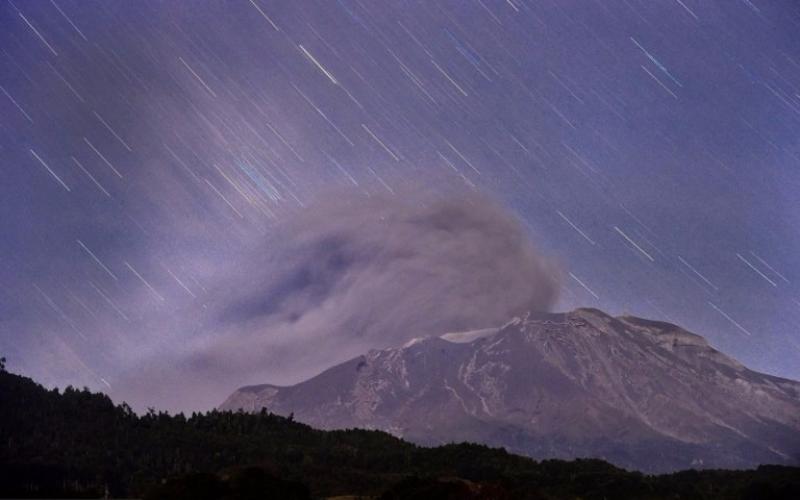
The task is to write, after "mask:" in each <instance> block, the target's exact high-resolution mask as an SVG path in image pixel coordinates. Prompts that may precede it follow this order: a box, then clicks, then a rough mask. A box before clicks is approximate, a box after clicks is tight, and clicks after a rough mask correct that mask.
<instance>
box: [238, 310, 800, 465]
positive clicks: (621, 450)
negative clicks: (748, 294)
mask: <svg viewBox="0 0 800 500" xmlns="http://www.w3.org/2000/svg"><path fill="white" fill-rule="evenodd" d="M262 406H266V407H267V408H268V409H269V410H270V411H273V412H275V413H278V414H290V413H293V414H294V415H295V418H296V419H298V420H300V421H303V422H306V423H308V424H310V425H313V426H315V427H321V428H324V429H336V428H351V427H364V428H373V429H381V430H385V431H388V432H391V433H393V434H395V435H398V436H401V437H404V438H406V439H409V440H411V441H415V442H418V443H421V444H440V443H444V442H451V441H474V442H481V443H485V444H489V445H493V446H502V447H505V448H506V449H508V450H509V451H511V452H515V453H521V454H527V455H530V456H532V457H534V458H551V457H554V458H573V457H587V456H591V457H600V458H604V459H607V460H609V461H611V462H613V463H615V464H617V465H620V466H623V467H629V468H637V469H642V470H646V471H666V470H675V469H681V468H687V467H697V466H703V467H740V468H741V467H751V466H754V465H757V464H759V463H797V462H798V461H800V437H799V436H800V383H798V382H794V381H790V380H785V379H780V378H777V377H771V376H769V375H764V374H760V373H757V372H754V371H751V370H748V369H747V368H746V367H744V366H743V365H741V364H740V363H738V362H737V361H735V360H733V359H731V358H730V357H728V356H726V355H724V354H723V353H720V352H719V351H717V350H715V349H713V348H712V347H711V346H710V345H709V344H708V342H706V340H705V339H704V338H703V337H701V336H700V335H697V334H694V333H691V332H688V331H686V330H684V329H682V328H680V327H679V326H676V325H673V324H670V323H664V322H660V321H651V320H647V319H642V318H637V317H633V316H628V315H625V316H620V317H613V316H610V315H608V314H606V313H604V312H603V311H600V310H598V309H591V308H581V309H576V310H574V311H571V312H564V313H539V312H530V313H527V314H524V315H522V316H520V317H516V318H513V319H512V320H510V321H509V322H507V323H506V324H504V325H502V326H500V327H498V328H493V329H485V330H476V331H469V332H460V333H447V334H444V335H442V336H441V337H428V338H424V339H415V340H414V341H411V342H409V343H407V344H406V345H404V346H402V347H397V348H390V349H380V350H373V351H370V352H369V353H368V354H367V355H365V356H360V357H358V358H355V359H352V360H350V361H347V362H345V363H342V364H340V365H337V366H335V367H333V368H330V369H329V370H326V371H325V372H323V373H322V374H320V375H318V376H316V377H313V378H311V379H309V380H307V381H305V382H301V383H299V384H297V385H294V386H291V387H285V388H281V387H276V386H271V385H264V386H252V387H247V388H242V389H240V390H238V391H236V392H234V394H232V395H231V397H229V398H228V400H227V401H226V402H225V403H224V404H223V406H222V407H223V408H224V409H237V408H241V409H244V410H248V411H254V410H256V409H260V408H261V407H262Z"/></svg>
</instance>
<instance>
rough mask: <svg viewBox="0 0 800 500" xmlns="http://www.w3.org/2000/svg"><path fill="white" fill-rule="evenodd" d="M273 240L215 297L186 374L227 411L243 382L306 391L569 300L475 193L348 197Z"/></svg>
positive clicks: (519, 231) (319, 207) (543, 262)
mask: <svg viewBox="0 0 800 500" xmlns="http://www.w3.org/2000/svg"><path fill="white" fill-rule="evenodd" d="M337 195H338V196H337ZM271 234H272V235H271V237H270V238H269V239H268V241H266V243H265V244H264V245H263V247H262V248H259V249H258V251H256V252H254V255H252V256H251V257H249V258H245V259H243V260H242V261H241V262H235V263H233V264H232V267H233V269H232V270H231V271H228V272H227V274H228V275H227V276H226V277H225V278H224V280H222V281H223V284H222V285H220V286H218V287H217V289H216V290H214V291H213V292H212V293H211V297H210V299H209V300H208V301H207V304H208V308H207V310H206V311H205V312H204V313H203V320H202V323H203V324H204V327H203V328H202V330H203V332H202V333H200V334H199V335H198V336H196V337H195V338H194V341H193V342H192V343H191V344H188V345H187V351H186V353H185V355H186V359H185V361H184V362H183V363H181V367H180V368H179V369H180V370H181V371H183V372H184V373H183V376H181V377H180V378H181V379H183V380H184V381H185V380H192V381H193V382H194V383H199V384H201V385H203V387H204V389H205V390H209V389H210V390H211V392H212V393H215V392H216V391H219V392H218V393H216V398H217V399H216V401H215V402H216V403H219V402H221V401H222V399H223V398H224V397H225V396H226V395H227V393H229V392H231V391H232V390H233V389H235V388H236V387H238V386H240V385H244V384H249V383H264V382H270V383H290V382H296V381H298V379H301V378H305V377H309V376H312V375H314V374H316V373H318V372H320V371H321V370H323V369H325V368H327V367H329V366H331V365H332V364H334V363H336V362H340V361H343V360H345V359H348V358H350V357H353V356H355V355H358V354H361V353H363V352H365V351H366V350H368V349H371V348H381V347H387V346H396V345H401V344H403V343H404V342H406V341H407V340H409V339H411V338H414V337H422V336H429V335H441V334H444V333H447V332H453V331H461V330H468V329H477V328H486V327H492V326H498V325H500V324H502V323H504V322H506V321H508V320H509V319H510V318H512V317H513V316H514V315H518V314H521V313H523V312H525V311H528V310H547V309H549V308H550V307H551V306H552V305H553V304H554V303H555V300H556V298H557V292H558V288H559V286H558V278H557V274H558V273H557V271H556V269H555V267H554V266H553V265H552V264H551V262H550V261H549V260H547V259H545V258H543V257H542V256H541V255H540V254H539V253H538V252H537V250H536V249H535V247H534V245H533V243H532V241H531V239H530V237H529V235H528V234H527V232H526V231H525V229H524V228H523V227H522V226H521V225H520V223H519V222H518V221H517V220H516V219H515V218H514V216H513V215H512V214H510V213H509V211H508V210H505V209H503V208H502V207H500V206H499V205H497V204H495V203H493V202H491V201H489V200H487V199H486V198H483V197H480V196H477V195H474V194H468V195H460V196H456V197H451V198H449V199H444V200H442V199H433V198H426V197H424V196H421V195H408V196H403V197H400V196H395V197H387V198H376V197H370V198H366V197H358V198H356V197H353V196H346V195H341V194H339V193H336V194H335V195H329V196H327V197H324V198H322V199H321V200H320V201H317V202H316V203H315V204H314V205H313V206H309V207H307V208H306V209H304V210H303V211H301V212H300V213H298V214H296V215H295V216H293V217H291V218H290V219H288V220H285V221H284V222H283V223H282V224H281V226H280V227H279V228H277V230H275V231H273V232H272V233H271ZM187 374H188V375H189V376H188V377H187V376H186V375H187Z"/></svg>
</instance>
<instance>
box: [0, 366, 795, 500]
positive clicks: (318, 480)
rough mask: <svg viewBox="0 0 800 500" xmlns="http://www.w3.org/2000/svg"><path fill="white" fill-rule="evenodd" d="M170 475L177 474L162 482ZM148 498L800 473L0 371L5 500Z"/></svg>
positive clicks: (627, 483) (748, 487) (691, 492)
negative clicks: (533, 444)
mask: <svg viewBox="0 0 800 500" xmlns="http://www.w3.org/2000/svg"><path fill="white" fill-rule="evenodd" d="M167 478H171V479H169V480H167V481H166V482H164V481H165V480H166V479H167ZM106 488H108V490H109V491H110V493H111V494H112V495H113V496H118V497H119V496H141V495H146V498H148V499H154V500H155V499H171V500H180V499H192V500H203V499H209V500H212V499H223V498H226V499H234V498H252V499H255V498H259V499H268V498H276V499H277V498H280V499H295V498H296V499H301V498H315V497H325V496H334V495H344V494H357V495H369V497H370V498H378V497H381V498H386V499H394V498H432V499H435V498H494V499H510V498H523V499H524V498H530V499H562V498H564V499H567V498H578V497H580V498H584V499H592V498H597V499H600V498H619V499H624V498H650V499H667V498H692V499H704V498H709V499H710V498H714V499H745V498H776V499H781V498H785V499H787V500H788V499H793V498H800V469H797V468H791V467H781V466H769V467H760V468H758V469H757V470H752V471H703V472H696V471H688V472H682V473H678V474H672V475H667V476H644V475H642V474H640V473H636V472H626V471H624V470H621V469H618V468H616V467H613V466H612V465H610V464H608V463H606V462H603V461H600V460H578V461H574V462H564V461H559V460H549V461H544V462H535V461H533V460H531V459H528V458H524V457H520V456H515V455H511V454H508V453H506V452H505V451H503V450H499V449H490V448H487V447H485V446H479V445H469V444H460V445H448V446H442V447H438V448H420V447H417V446H415V445H413V444H410V443H407V442H404V441H401V440H399V439H397V438H395V437H392V436H390V435H388V434H385V433H382V432H376V431H361V430H351V431H336V432H324V431H319V430H315V429H312V428H310V427H308V426H306V425H303V424H300V423H297V422H293V421H292V420H291V419H286V418H283V417H279V416H275V415H271V414H268V413H266V412H261V413H258V414H245V413H230V412H219V411H213V412H210V413H207V414H202V415H197V414H195V415H192V416H191V417H185V416H183V415H176V416H170V415H167V414H165V413H155V412H153V411H151V412H150V413H148V414H147V415H143V416H137V415H136V414H134V413H133V412H132V411H131V410H130V408H129V407H127V406H126V405H124V404H123V405H121V406H115V405H114V404H113V403H112V402H111V401H110V400H109V399H108V398H107V397H106V396H104V395H100V394H92V393H90V392H88V391H86V390H83V391H77V390H74V389H68V390H66V391H64V392H63V393H59V392H58V391H56V390H52V391H48V390H46V389H44V388H43V387H41V386H40V385H38V384H36V383H35V382H33V381H32V380H30V379H28V378H24V377H20V376H18V375H13V374H11V373H7V372H5V371H3V370H2V369H0V497H6V498H7V497H15V498H24V497H37V498H41V497H48V496H49V497H60V498H68V497H71V498H81V497H83V498H87V497H95V498H96V497H98V496H101V495H102V494H103V492H104V491H105V489H106Z"/></svg>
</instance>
